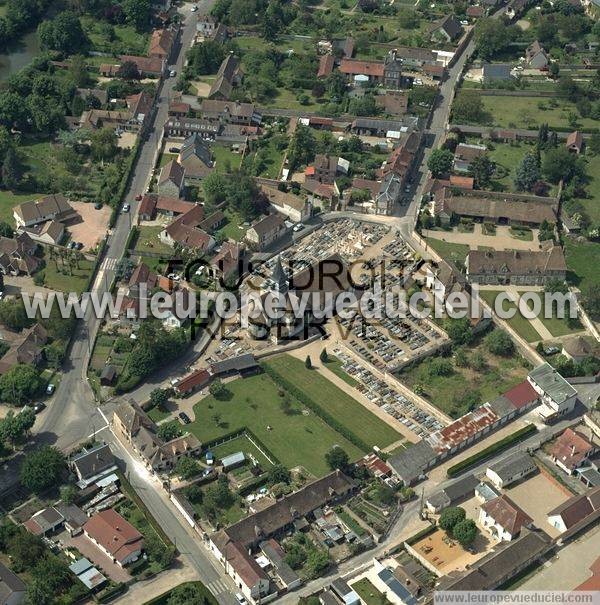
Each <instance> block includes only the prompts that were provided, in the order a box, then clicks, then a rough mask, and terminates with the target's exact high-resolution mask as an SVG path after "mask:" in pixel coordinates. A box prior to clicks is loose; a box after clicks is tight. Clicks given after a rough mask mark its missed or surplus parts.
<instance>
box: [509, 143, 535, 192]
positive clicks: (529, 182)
mask: <svg viewBox="0 0 600 605" xmlns="http://www.w3.org/2000/svg"><path fill="white" fill-rule="evenodd" d="M540 176H541V175H540V165H539V162H538V159H537V157H536V156H535V154H534V153H532V152H528V153H526V154H525V155H524V156H523V159H522V160H521V162H520V163H519V165H518V166H517V170H516V172H515V187H516V188H517V189H518V190H519V191H531V190H532V189H533V186H534V185H535V184H536V183H537V182H538V181H539V180H540Z"/></svg>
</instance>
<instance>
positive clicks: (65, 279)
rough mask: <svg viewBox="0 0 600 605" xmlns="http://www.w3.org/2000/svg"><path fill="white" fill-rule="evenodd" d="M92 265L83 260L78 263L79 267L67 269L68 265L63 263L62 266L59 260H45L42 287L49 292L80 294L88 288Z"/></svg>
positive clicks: (90, 262)
mask: <svg viewBox="0 0 600 605" xmlns="http://www.w3.org/2000/svg"><path fill="white" fill-rule="evenodd" d="M94 264H95V263H94V262H93V261H90V260H87V259H85V258H84V259H81V260H80V261H79V267H77V266H71V267H70V268H69V267H68V264H67V263H66V262H65V264H64V265H63V263H62V261H61V260H60V259H50V258H46V267H45V268H44V269H43V271H44V286H46V288H50V289H51V290H60V291H62V292H76V293H77V294H81V293H82V292H83V291H84V290H85V289H86V288H87V287H88V282H89V279H90V275H91V273H92V271H93V269H94Z"/></svg>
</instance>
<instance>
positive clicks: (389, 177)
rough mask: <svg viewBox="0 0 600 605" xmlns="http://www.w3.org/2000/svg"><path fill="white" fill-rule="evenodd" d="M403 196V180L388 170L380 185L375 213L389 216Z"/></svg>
mask: <svg viewBox="0 0 600 605" xmlns="http://www.w3.org/2000/svg"><path fill="white" fill-rule="evenodd" d="M401 197H402V180H401V178H400V177H399V176H398V175H397V174H396V173H394V172H388V173H387V174H386V175H385V176H384V177H383V180H382V181H381V184H380V185H379V191H378V192H377V196H376V197H375V214H382V215H385V216H389V215H391V214H392V213H393V211H394V208H395V207H396V204H398V202H399V201H400V198H401Z"/></svg>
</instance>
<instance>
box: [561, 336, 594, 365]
mask: <svg viewBox="0 0 600 605" xmlns="http://www.w3.org/2000/svg"><path fill="white" fill-rule="evenodd" d="M599 349H600V347H599V346H598V343H597V342H596V341H595V340H594V339H593V338H587V337H585V336H572V337H571V338H568V339H566V340H564V341H563V347H562V351H561V353H562V354H563V355H564V356H565V357H566V358H567V359H571V360H572V361H574V362H575V363H580V362H582V361H583V360H584V359H586V358H588V357H595V356H598V355H599Z"/></svg>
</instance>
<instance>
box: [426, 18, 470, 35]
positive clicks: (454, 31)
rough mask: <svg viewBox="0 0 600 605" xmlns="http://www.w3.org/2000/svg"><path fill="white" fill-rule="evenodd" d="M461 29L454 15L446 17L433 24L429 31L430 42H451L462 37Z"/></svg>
mask: <svg viewBox="0 0 600 605" xmlns="http://www.w3.org/2000/svg"><path fill="white" fill-rule="evenodd" d="M462 34H463V27H462V25H461V24H460V21H458V19H457V18H456V17H455V16H454V15H447V16H446V17H443V18H442V19H439V20H438V21H436V22H435V23H434V24H433V27H432V28H431V29H430V30H429V35H430V37H431V40H432V41H434V42H435V41H440V42H453V41H454V40H457V39H458V38H460V36H462Z"/></svg>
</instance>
